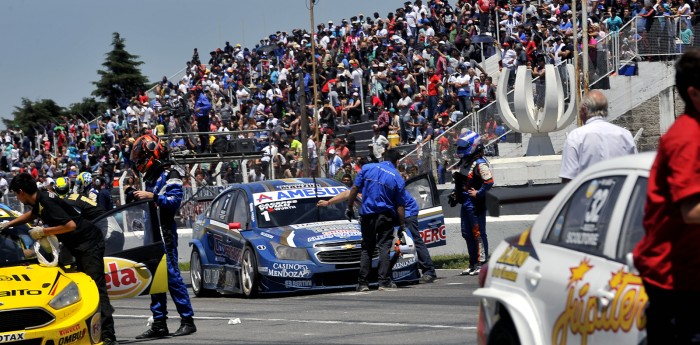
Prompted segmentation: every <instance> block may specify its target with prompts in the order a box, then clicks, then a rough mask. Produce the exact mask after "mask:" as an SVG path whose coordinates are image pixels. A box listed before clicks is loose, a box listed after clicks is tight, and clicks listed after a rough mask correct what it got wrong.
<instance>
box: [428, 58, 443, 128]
mask: <svg viewBox="0 0 700 345" xmlns="http://www.w3.org/2000/svg"><path fill="white" fill-rule="evenodd" d="M428 74H429V75H430V79H428V121H433V117H434V115H435V107H437V103H438V97H439V96H438V88H439V87H440V83H442V76H441V75H440V74H438V73H437V72H435V71H433V69H432V68H430V69H428Z"/></svg>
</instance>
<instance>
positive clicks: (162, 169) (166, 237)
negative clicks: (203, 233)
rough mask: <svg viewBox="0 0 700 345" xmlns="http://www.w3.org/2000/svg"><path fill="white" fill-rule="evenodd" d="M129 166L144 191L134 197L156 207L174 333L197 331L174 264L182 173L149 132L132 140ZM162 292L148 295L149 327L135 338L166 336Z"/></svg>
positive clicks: (184, 288) (178, 334) (165, 312)
mask: <svg viewBox="0 0 700 345" xmlns="http://www.w3.org/2000/svg"><path fill="white" fill-rule="evenodd" d="M131 162H132V167H133V168H134V170H136V171H137V172H138V173H140V174H141V176H142V178H143V180H144V181H145V182H146V191H136V192H134V197H135V198H136V199H137V200H151V199H152V200H153V201H154V203H155V204H156V206H157V207H158V215H159V220H160V228H161V232H162V235H163V243H164V244H165V255H166V258H167V264H168V290H169V291H170V296H171V297H172V299H173V302H175V307H176V308H177V312H178V313H179V314H180V318H181V320H180V328H178V329H177V331H175V333H174V334H173V335H174V336H181V335H188V334H192V333H194V332H196V331H197V327H195V325H194V319H193V316H194V311H193V310H192V304H191V303H190V296H189V294H188V292H187V287H186V286H185V283H184V282H183V281H182V276H181V275H180V269H179V267H178V264H177V224H176V223H175V214H176V213H177V210H178V208H179V207H180V203H182V175H181V174H180V173H179V172H178V171H177V170H176V169H171V168H170V164H169V162H168V157H167V152H166V151H165V149H164V148H163V146H162V145H161V143H160V140H159V139H158V138H157V137H156V136H155V135H153V134H146V135H144V136H141V137H140V138H138V139H136V142H134V146H133V148H132V149H131ZM166 303H167V296H166V295H165V293H159V294H153V295H151V312H152V313H153V323H152V324H151V328H149V329H148V330H146V331H145V332H143V333H142V334H141V335H139V336H137V337H136V339H146V338H158V337H164V336H167V335H169V332H168V325H167V323H166V320H167V315H168V310H167V307H166Z"/></svg>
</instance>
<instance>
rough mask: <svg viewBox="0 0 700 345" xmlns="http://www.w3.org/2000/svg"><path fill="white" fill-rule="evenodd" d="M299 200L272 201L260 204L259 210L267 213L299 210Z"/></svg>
mask: <svg viewBox="0 0 700 345" xmlns="http://www.w3.org/2000/svg"><path fill="white" fill-rule="evenodd" d="M297 201H298V200H286V201H272V202H267V203H263V204H258V209H259V210H260V211H261V212H262V211H267V212H275V211H285V210H295V209H296V208H297V205H295V204H296V203H297Z"/></svg>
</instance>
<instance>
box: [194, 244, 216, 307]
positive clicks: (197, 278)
mask: <svg viewBox="0 0 700 345" xmlns="http://www.w3.org/2000/svg"><path fill="white" fill-rule="evenodd" d="M203 276H204V269H203V268H202V258H201V256H200V254H199V251H198V250H197V249H194V250H192V256H191V257H190V280H191V283H192V291H193V292H194V295H195V296H197V297H207V296H213V295H214V291H212V290H209V289H205V288H203V287H202V286H204V281H203V280H202V277H203Z"/></svg>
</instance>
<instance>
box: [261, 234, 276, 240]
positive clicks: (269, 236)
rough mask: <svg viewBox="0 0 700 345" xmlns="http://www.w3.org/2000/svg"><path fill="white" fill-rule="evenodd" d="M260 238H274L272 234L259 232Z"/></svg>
mask: <svg viewBox="0 0 700 345" xmlns="http://www.w3.org/2000/svg"><path fill="white" fill-rule="evenodd" d="M260 236H263V237H267V238H269V239H273V238H275V236H274V235H273V234H270V233H267V232H261V233H260Z"/></svg>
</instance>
